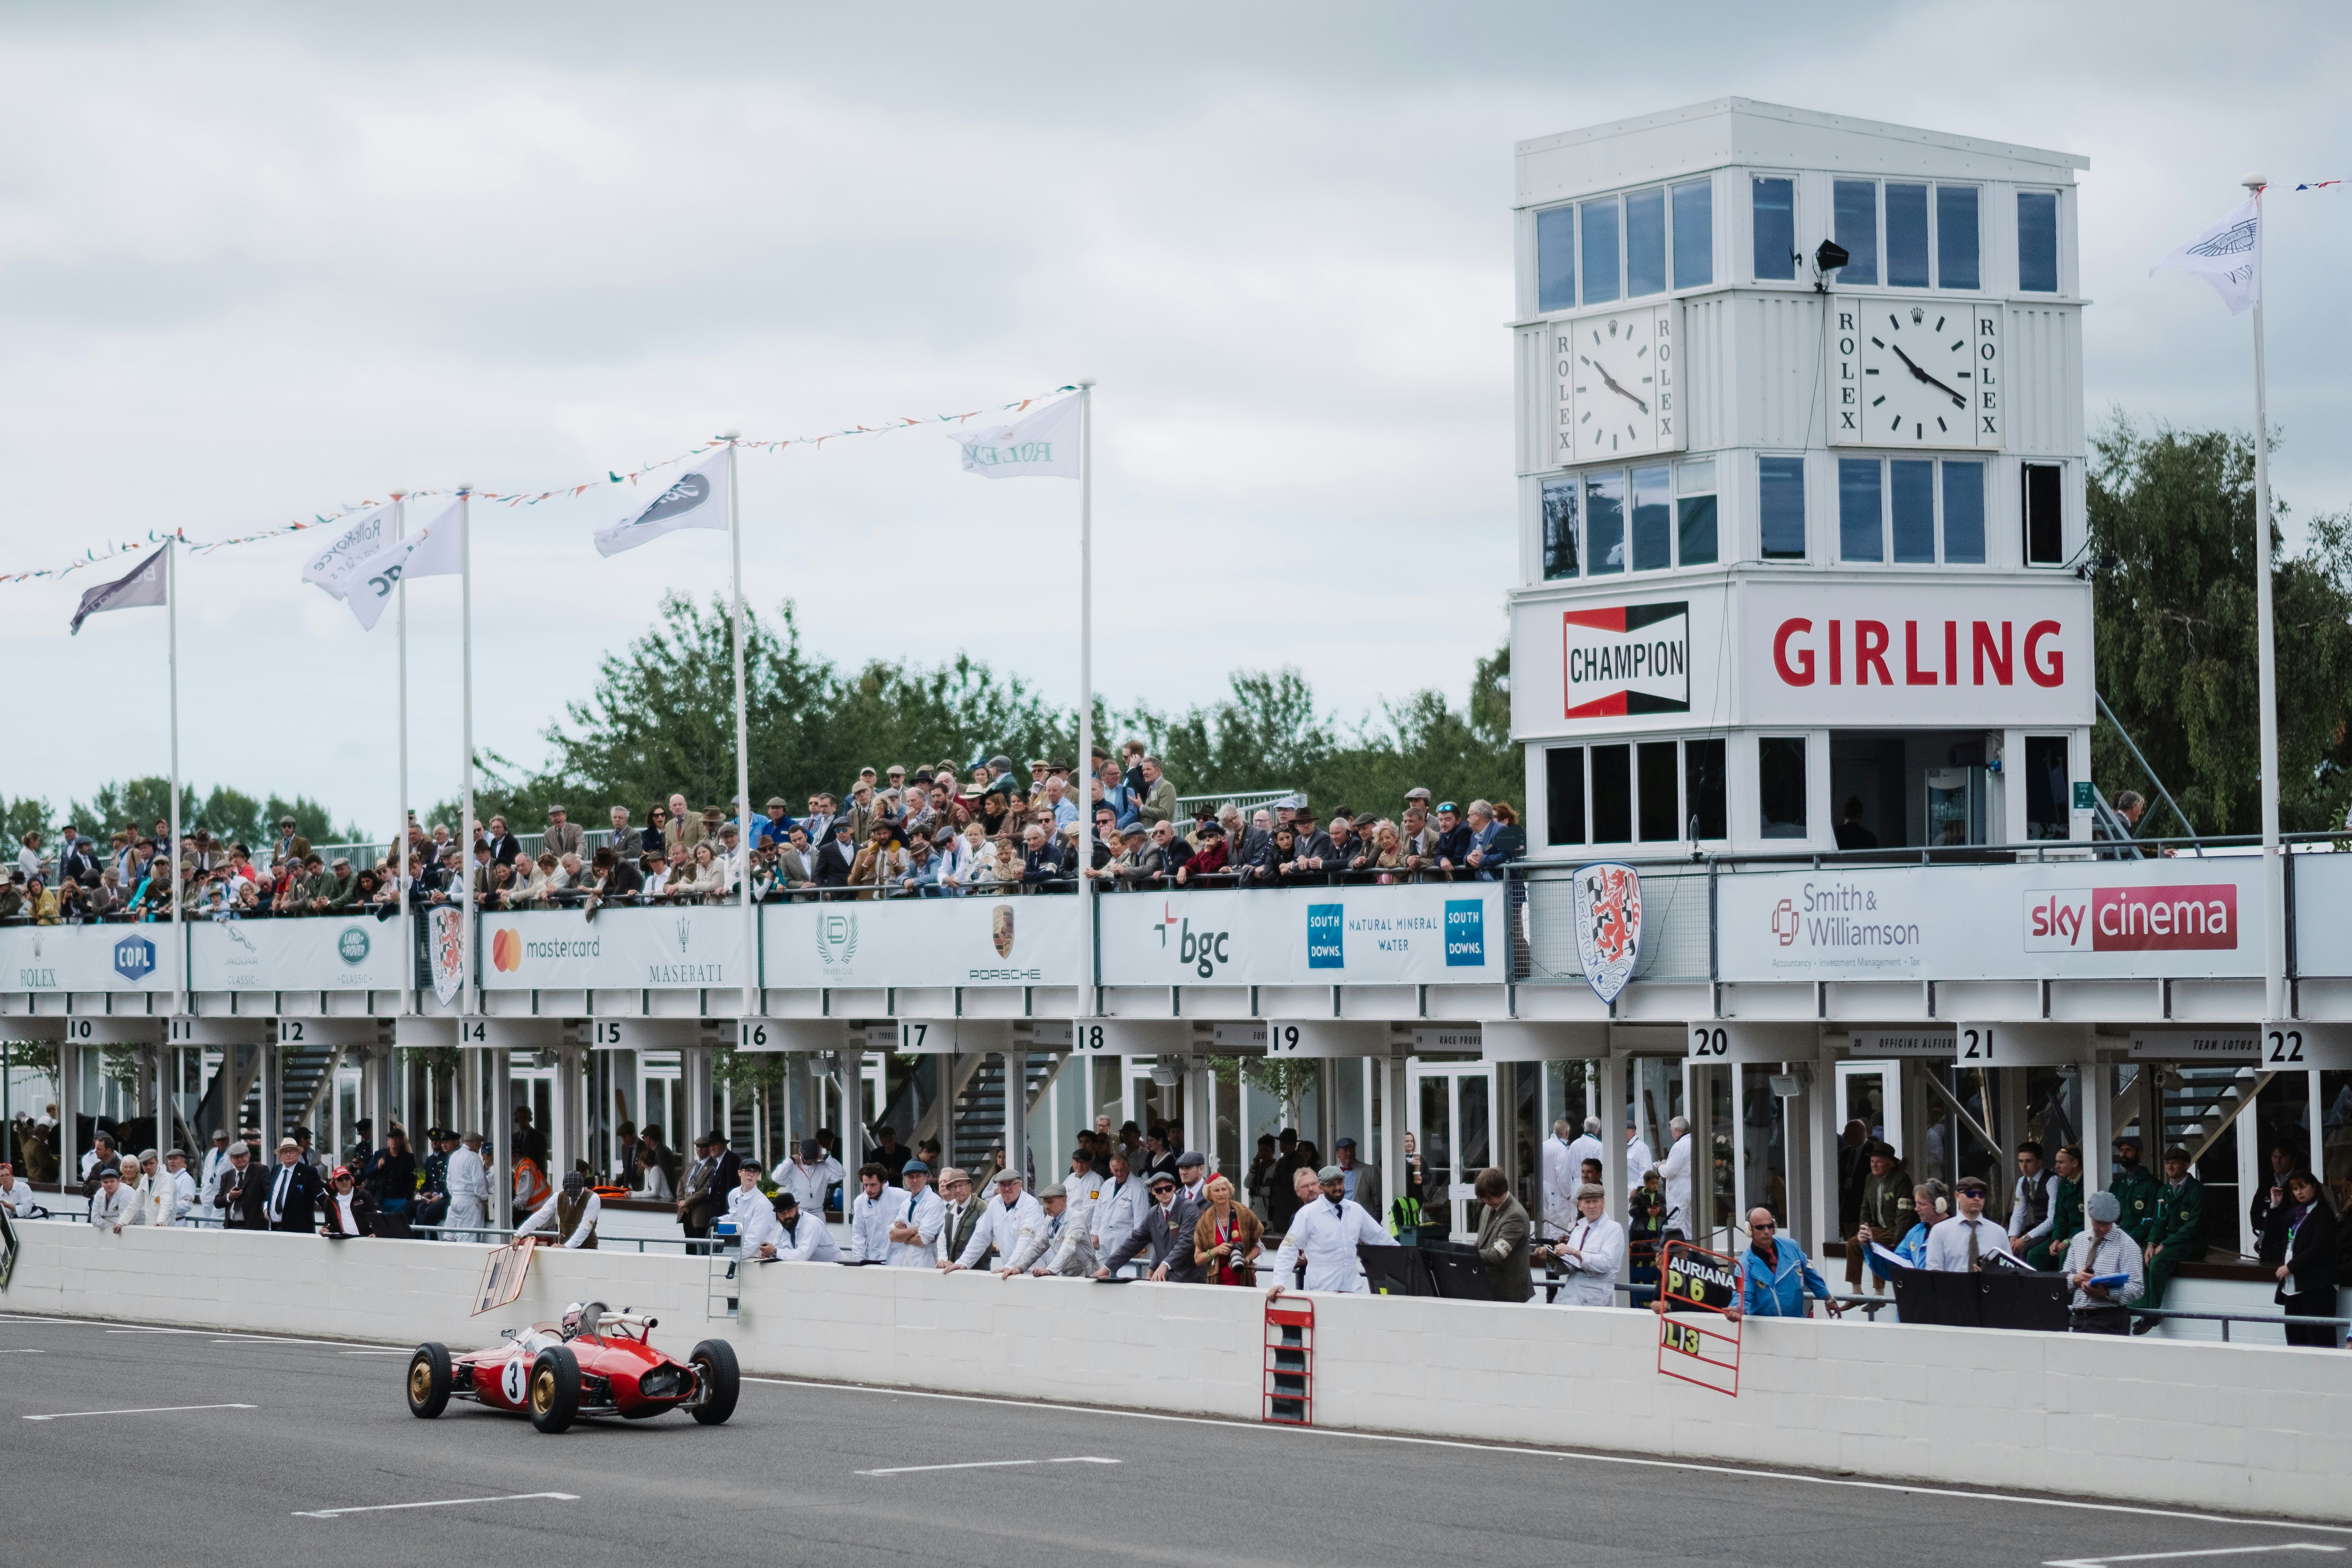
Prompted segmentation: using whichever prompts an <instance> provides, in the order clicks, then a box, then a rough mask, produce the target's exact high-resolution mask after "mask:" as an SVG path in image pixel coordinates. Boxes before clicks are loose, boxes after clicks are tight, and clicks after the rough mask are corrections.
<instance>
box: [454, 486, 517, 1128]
mask: <svg viewBox="0 0 2352 1568" xmlns="http://www.w3.org/2000/svg"><path fill="white" fill-rule="evenodd" d="M457 647H458V655H457V663H458V671H459V677H460V684H461V685H462V686H463V688H464V689H465V696H464V701H463V704H462V708H463V712H464V719H463V721H462V732H463V735H464V738H465V742H466V758H465V771H464V775H463V776H464V779H465V785H464V791H465V805H464V808H463V811H462V817H463V820H462V821H461V822H460V823H459V824H458V827H457V910H458V914H457V920H458V922H459V923H458V926H457V952H458V953H459V955H460V957H459V960H458V962H459V963H460V964H461V965H463V967H462V969H461V970H460V973H461V975H462V978H461V979H460V981H459V982H458V985H457V1011H458V1012H459V1013H461V1014H465V1013H471V1012H474V1011H476V1008H475V1001H476V998H475V994H474V983H475V982H476V981H477V980H478V979H479V978H480V976H478V975H477V974H476V973H474V969H475V964H474V884H473V875H474V868H473V858H474V492H473V488H472V487H471V486H460V487H459V489H458V490H457ZM493 1131H497V1132H498V1134H499V1137H501V1138H503V1137H506V1136H507V1135H508V1134H509V1132H510V1131H511V1129H506V1128H499V1129H493Z"/></svg>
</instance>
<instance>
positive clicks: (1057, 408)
mask: <svg viewBox="0 0 2352 1568" xmlns="http://www.w3.org/2000/svg"><path fill="white" fill-rule="evenodd" d="M954 440H955V443H956V445H958V446H959V447H962V448H963V471H964V472H965V473H967V474H979V475H981V476H982V478H984V479H1076V478H1077V477H1078V400H1077V398H1076V396H1070V397H1065V398H1063V399H1062V400H1061V401H1060V402H1059V403H1049V404H1047V405H1045V407H1043V408H1040V409H1038V410H1037V411H1036V412H1035V413H1034V414H1031V415H1029V416H1027V417H1026V418H1024V419H1020V420H1017V421H1015V422H1014V423H1013V424H1011V425H999V426H995V427H994V428H992V429H988V430H963V431H958V432H957V433H956V435H955V437H954Z"/></svg>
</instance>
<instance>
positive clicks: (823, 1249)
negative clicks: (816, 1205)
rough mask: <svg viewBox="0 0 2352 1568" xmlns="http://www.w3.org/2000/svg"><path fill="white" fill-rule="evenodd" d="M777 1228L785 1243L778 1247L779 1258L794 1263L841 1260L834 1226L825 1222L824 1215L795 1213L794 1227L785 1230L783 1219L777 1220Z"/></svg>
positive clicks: (835, 1261) (777, 1254)
mask: <svg viewBox="0 0 2352 1568" xmlns="http://www.w3.org/2000/svg"><path fill="white" fill-rule="evenodd" d="M776 1228H777V1230H778V1231H779V1232H780V1233H781V1234H782V1237H783V1244H782V1246H780V1247H777V1248H776V1256H777V1257H779V1258H784V1259H786V1260H787V1261H789V1262H793V1263H837V1262H839V1261H840V1260H841V1247H839V1245H837V1244H836V1243H835V1241H834V1239H833V1227H832V1226H829V1225H827V1224H825V1223H824V1217H823V1216H822V1215H813V1214H795V1215H793V1228H792V1229H790V1230H785V1229H784V1228H783V1222H782V1220H779V1221H777V1223H776Z"/></svg>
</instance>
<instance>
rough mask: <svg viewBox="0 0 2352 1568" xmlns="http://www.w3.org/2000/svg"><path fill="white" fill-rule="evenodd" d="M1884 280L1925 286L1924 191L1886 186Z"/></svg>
mask: <svg viewBox="0 0 2352 1568" xmlns="http://www.w3.org/2000/svg"><path fill="white" fill-rule="evenodd" d="M1886 280H1887V281H1888V282H1889V283H1892V284H1894V285H1895V287H1896V288H1897V289H1925V288H1926V287H1927V186H1925V185H1898V184H1895V182H1894V181H1892V180H1889V181H1888V182H1887V183H1886Z"/></svg>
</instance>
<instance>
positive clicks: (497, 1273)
mask: <svg viewBox="0 0 2352 1568" xmlns="http://www.w3.org/2000/svg"><path fill="white" fill-rule="evenodd" d="M538 1249H539V1237H535V1236H526V1237H523V1238H522V1240H521V1242H520V1244H518V1245H516V1246H513V1247H492V1248H490V1255H489V1256H488V1258H483V1259H482V1282H481V1284H480V1286H479V1287H478V1289H476V1290H475V1292H474V1310H472V1311H471V1312H469V1313H467V1317H472V1318H478V1317H480V1316H481V1315H482V1314H483V1313H484V1312H495V1311H497V1310H499V1308H500V1307H510V1306H512V1305H514V1304H515V1302H517V1301H519V1300H521V1299H522V1282H523V1277H524V1276H525V1275H527V1274H529V1273H530V1255H531V1254H532V1253H533V1252H536V1251H537V1250H538Z"/></svg>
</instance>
